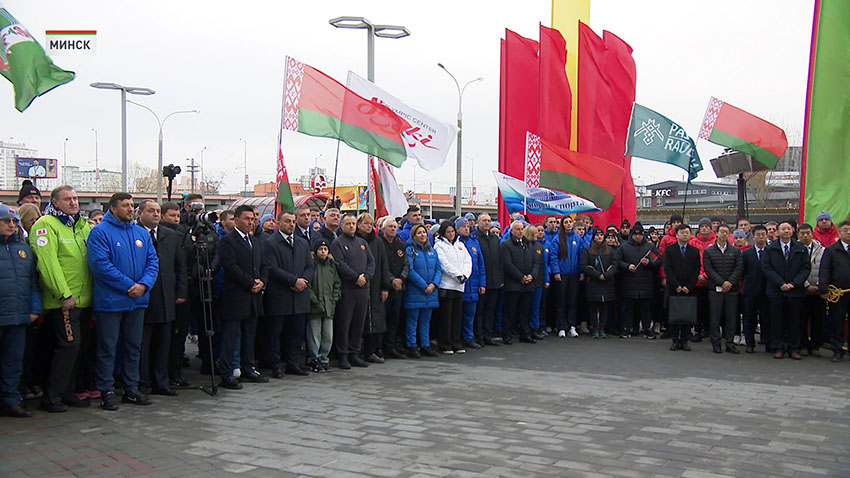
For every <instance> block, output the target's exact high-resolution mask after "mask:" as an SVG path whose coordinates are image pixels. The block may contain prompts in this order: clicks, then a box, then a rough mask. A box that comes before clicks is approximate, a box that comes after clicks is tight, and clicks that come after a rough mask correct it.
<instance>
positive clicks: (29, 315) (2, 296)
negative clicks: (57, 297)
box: [0, 204, 41, 418]
mask: <svg viewBox="0 0 850 478" xmlns="http://www.w3.org/2000/svg"><path fill="white" fill-rule="evenodd" d="M0 244H3V245H4V246H5V249H6V250H5V251H4V253H2V254H0V283H2V284H4V286H5V287H3V288H0V303H2V304H3V307H2V308H0V414H3V415H8V416H10V417H17V418H29V417H31V416H32V412H31V411H29V410H27V409H25V408H23V407H22V406H21V393H20V391H19V390H18V382H19V381H20V379H21V372H22V368H23V367H22V363H23V360H24V343H25V341H26V333H27V326H28V325H29V324H30V322H32V321H33V320H35V319H37V318H38V314H39V313H41V291H40V289H39V286H38V274H37V273H36V269H35V257H33V255H32V250H31V249H30V246H29V245H27V243H26V242H24V241H21V236H20V235H19V233H18V214H17V213H16V212H15V211H14V210H13V209H11V208H10V207H9V206H7V205H5V204H0Z"/></svg>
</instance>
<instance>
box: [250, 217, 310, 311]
mask: <svg viewBox="0 0 850 478" xmlns="http://www.w3.org/2000/svg"><path fill="white" fill-rule="evenodd" d="M292 239H293V241H292V245H291V246H290V245H289V242H287V241H286V239H284V238H283V234H281V233H280V232H275V233H274V234H273V235H272V236H270V237H268V238H266V239H265V240H264V241H263V264H264V265H265V267H266V269H267V270H268V277H269V281H268V282H267V283H266V291H265V292H264V293H263V301H264V304H263V305H264V306H265V312H266V315H268V316H272V315H296V314H309V313H310V287H309V286H310V282H311V281H312V280H313V272H314V270H315V265H314V264H313V256H312V254H311V253H310V246H309V245H308V244H307V240H306V239H304V238H303V237H298V235H296V234H293V236H292ZM298 279H305V280H306V281H307V288H306V289H304V290H302V291H301V292H296V291H294V290H292V287H294V286H295V282H296V281H297V280H298Z"/></svg>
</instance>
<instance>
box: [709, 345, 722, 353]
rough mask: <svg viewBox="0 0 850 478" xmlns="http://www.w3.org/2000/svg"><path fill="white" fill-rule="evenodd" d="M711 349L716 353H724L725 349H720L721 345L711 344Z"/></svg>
mask: <svg viewBox="0 0 850 478" xmlns="http://www.w3.org/2000/svg"><path fill="white" fill-rule="evenodd" d="M711 351H712V352H714V353H716V354H719V353H723V350H721V349H720V346H719V345H712V346H711Z"/></svg>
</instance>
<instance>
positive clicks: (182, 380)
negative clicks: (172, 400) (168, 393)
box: [168, 372, 209, 388]
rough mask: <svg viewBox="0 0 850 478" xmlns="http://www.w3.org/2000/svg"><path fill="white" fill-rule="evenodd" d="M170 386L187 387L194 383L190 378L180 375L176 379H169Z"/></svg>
mask: <svg viewBox="0 0 850 478" xmlns="http://www.w3.org/2000/svg"><path fill="white" fill-rule="evenodd" d="M207 373H209V372H207ZM168 386H169V387H174V388H186V387H191V386H192V383H191V382H189V380H188V379H187V378H186V377H183V376H180V377H177V378H175V379H171V380H169V381H168Z"/></svg>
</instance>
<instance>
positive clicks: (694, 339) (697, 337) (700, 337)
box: [691, 334, 702, 343]
mask: <svg viewBox="0 0 850 478" xmlns="http://www.w3.org/2000/svg"><path fill="white" fill-rule="evenodd" d="M691 342H693V343H699V342H702V336H701V335H700V334H696V335H694V337H693V338H692V339H691Z"/></svg>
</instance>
